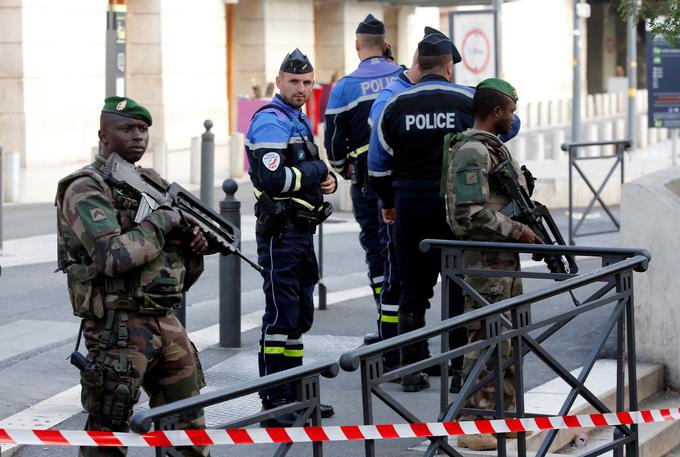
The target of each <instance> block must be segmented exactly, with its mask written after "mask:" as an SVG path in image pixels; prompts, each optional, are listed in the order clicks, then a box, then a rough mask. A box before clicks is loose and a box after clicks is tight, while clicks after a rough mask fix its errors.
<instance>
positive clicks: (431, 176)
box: [368, 75, 520, 208]
mask: <svg viewBox="0 0 680 457" xmlns="http://www.w3.org/2000/svg"><path fill="white" fill-rule="evenodd" d="M399 89H401V92H398V93H397V94H396V95H394V96H393V97H392V98H391V99H390V100H389V101H388V102H387V103H386V104H385V107H384V109H383V110H382V113H376V114H379V117H378V119H377V121H374V125H373V128H374V130H375V131H374V132H373V135H374V138H375V136H376V134H377V142H376V143H377V144H375V146H374V149H373V150H372V151H371V154H370V155H371V157H370V160H369V164H368V169H369V183H370V185H371V186H372V187H373V189H374V190H375V191H376V193H377V194H378V196H379V197H380V199H381V200H382V203H383V207H384V208H392V207H394V195H395V190H397V191H398V190H400V189H401V190H404V191H414V192H425V193H427V194H428V195H430V194H431V195H435V194H439V186H440V182H441V173H442V156H443V144H444V137H445V136H446V134H447V133H451V132H461V131H463V130H467V129H469V128H472V126H473V125H474V116H473V114H472V99H473V97H474V93H475V89H474V88H472V87H468V86H462V85H457V84H452V83H450V82H449V81H447V80H446V79H445V78H443V77H441V76H437V75H426V76H424V77H423V78H422V79H421V81H420V82H419V83H418V84H416V85H414V86H412V87H411V88H408V89H407V88H405V87H400V88H399ZM519 127H520V121H519V118H518V117H517V116H515V117H514V119H513V127H512V129H511V131H510V132H509V134H508V135H507V136H506V137H505V138H507V139H510V138H513V137H514V136H515V135H516V134H517V133H518V131H519Z"/></svg>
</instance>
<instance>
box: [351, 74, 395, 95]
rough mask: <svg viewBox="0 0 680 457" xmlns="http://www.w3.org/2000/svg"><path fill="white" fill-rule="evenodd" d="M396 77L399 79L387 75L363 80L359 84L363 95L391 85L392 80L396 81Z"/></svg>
mask: <svg viewBox="0 0 680 457" xmlns="http://www.w3.org/2000/svg"><path fill="white" fill-rule="evenodd" d="M395 79H397V77H396V76H386V77H384V78H379V79H368V80H366V81H361V84H360V86H359V87H361V95H366V94H377V93H378V92H380V91H381V90H383V89H384V88H385V87H387V86H388V85H390V84H391V83H392V81H394V80H395Z"/></svg>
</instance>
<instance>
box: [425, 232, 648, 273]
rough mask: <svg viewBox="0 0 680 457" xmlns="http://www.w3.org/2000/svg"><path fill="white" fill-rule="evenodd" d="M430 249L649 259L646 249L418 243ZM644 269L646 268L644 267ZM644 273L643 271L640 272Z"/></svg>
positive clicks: (443, 241)
mask: <svg viewBox="0 0 680 457" xmlns="http://www.w3.org/2000/svg"><path fill="white" fill-rule="evenodd" d="M432 248H461V249H467V250H475V251H499V250H502V251H505V252H516V253H518V254H571V255H578V256H593V257H606V256H616V257H626V258H627V257H634V256H637V255H640V256H643V257H645V258H647V260H650V259H651V254H650V253H649V251H648V250H647V249H642V248H599V247H593V246H562V245H552V244H526V243H500V242H488V241H458V240H432V239H425V240H423V241H421V242H420V250H421V252H429V251H430V250H431V249H432ZM645 268H646V267H645ZM642 271H644V270H642Z"/></svg>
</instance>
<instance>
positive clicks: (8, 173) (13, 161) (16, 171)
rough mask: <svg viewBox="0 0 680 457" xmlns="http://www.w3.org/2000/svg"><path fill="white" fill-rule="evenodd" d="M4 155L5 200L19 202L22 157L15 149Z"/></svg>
mask: <svg viewBox="0 0 680 457" xmlns="http://www.w3.org/2000/svg"><path fill="white" fill-rule="evenodd" d="M3 155H4V157H3V159H4V164H3V169H4V173H5V175H4V179H3V184H4V197H5V202H7V203H18V202H19V194H20V191H21V186H20V184H21V183H20V181H21V177H20V176H21V157H20V155H19V153H18V152H15V151H7V152H5V153H4V154H3Z"/></svg>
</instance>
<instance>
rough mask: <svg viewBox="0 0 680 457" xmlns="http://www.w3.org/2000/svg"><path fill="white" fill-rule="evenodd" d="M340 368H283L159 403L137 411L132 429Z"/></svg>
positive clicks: (332, 365) (333, 373) (330, 365)
mask: <svg viewBox="0 0 680 457" xmlns="http://www.w3.org/2000/svg"><path fill="white" fill-rule="evenodd" d="M338 371H339V370H338V363H337V362H335V361H325V362H317V363H310V364H307V365H303V366H301V367H297V368H292V369H290V370H285V371H280V372H278V373H274V374H270V375H267V376H263V377H261V378H257V379H255V380H252V381H247V382H242V383H239V384H235V385H233V386H230V387H225V388H223V389H218V390H215V391H212V392H207V393H204V394H200V395H196V396H194V397H189V398H185V399H183V400H178V401H174V402H172V403H167V404H165V405H160V406H156V407H154V408H151V409H148V410H144V411H137V412H136V413H134V415H133V416H132V420H131V421H130V428H131V429H132V430H133V431H134V432H136V433H146V432H148V431H149V430H151V425H152V424H153V422H154V421H158V420H160V419H165V418H168V417H173V416H176V415H178V414H179V413H181V412H185V411H193V410H196V409H199V408H204V407H206V406H211V405H215V404H218V403H223V402H225V401H229V400H233V399H234V398H238V397H242V396H244V395H249V394H251V393H255V392H258V391H260V390H264V389H267V388H270V387H274V386H278V385H281V384H286V383H289V382H293V381H299V380H302V379H303V378H306V377H308V376H314V375H321V376H323V377H325V378H334V377H335V376H337V374H338Z"/></svg>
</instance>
